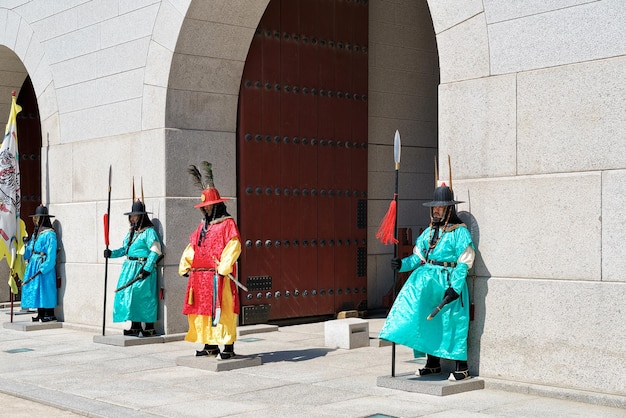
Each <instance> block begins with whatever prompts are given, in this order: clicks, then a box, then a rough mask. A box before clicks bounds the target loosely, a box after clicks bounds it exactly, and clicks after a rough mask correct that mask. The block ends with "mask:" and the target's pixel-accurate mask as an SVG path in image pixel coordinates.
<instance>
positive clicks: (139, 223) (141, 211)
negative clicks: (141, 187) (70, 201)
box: [104, 199, 162, 337]
mask: <svg viewBox="0 0 626 418" xmlns="http://www.w3.org/2000/svg"><path fill="white" fill-rule="evenodd" d="M148 213H150V212H146V210H145V206H144V204H143V203H142V202H141V201H140V200H139V199H138V200H137V201H136V202H134V203H133V206H132V209H131V211H130V212H127V213H125V214H124V215H128V220H129V222H130V229H129V230H128V233H127V234H126V238H124V244H123V246H122V247H121V248H118V249H116V250H108V249H107V250H104V256H105V257H110V258H117V257H123V256H126V260H124V263H123V264H122V272H121V273H120V277H119V279H118V282H117V288H116V291H115V300H114V301H113V322H124V321H131V326H130V329H127V330H124V335H128V336H134V337H151V336H155V335H156V331H155V329H154V323H155V322H156V320H157V311H158V307H159V303H158V293H157V270H156V263H157V261H158V260H159V257H160V256H161V254H162V251H161V241H160V240H159V236H158V234H157V232H156V230H155V229H154V225H153V224H152V221H151V220H150V218H149V217H148ZM142 322H143V323H145V326H144V328H143V329H142V327H141V323H142Z"/></svg>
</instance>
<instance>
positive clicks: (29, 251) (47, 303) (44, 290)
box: [20, 205, 57, 322]
mask: <svg viewBox="0 0 626 418" xmlns="http://www.w3.org/2000/svg"><path fill="white" fill-rule="evenodd" d="M29 216H30V217H31V218H33V223H34V224H35V228H34V231H33V235H32V236H31V237H30V239H29V240H28V242H27V243H26V245H25V246H24V261H25V262H26V263H27V264H26V271H25V272H24V282H23V283H22V299H21V302H20V306H21V307H22V308H27V309H35V308H36V309H37V316H35V317H33V318H32V320H33V322H50V321H56V320H57V318H56V316H55V315H54V308H55V307H56V306H57V274H56V263H57V234H56V232H55V230H54V228H53V227H52V223H51V222H50V218H54V216H52V215H50V214H49V213H48V208H47V207H45V206H43V205H40V206H38V207H37V209H35V214H34V215H29Z"/></svg>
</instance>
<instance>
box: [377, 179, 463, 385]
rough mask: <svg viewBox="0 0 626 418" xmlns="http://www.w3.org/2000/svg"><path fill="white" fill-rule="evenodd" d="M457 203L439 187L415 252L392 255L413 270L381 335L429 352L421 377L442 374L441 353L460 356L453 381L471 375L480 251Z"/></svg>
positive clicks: (401, 265) (396, 266)
mask: <svg viewBox="0 0 626 418" xmlns="http://www.w3.org/2000/svg"><path fill="white" fill-rule="evenodd" d="M457 203H462V202H458V201H455V200H454V195H453V193H452V190H451V189H450V188H449V187H447V186H440V187H437V188H436V189H435V193H434V199H433V201H432V202H427V203H424V206H428V207H430V208H431V209H430V211H431V222H430V226H429V227H428V228H427V229H426V230H425V231H424V232H423V233H422V234H421V235H420V236H419V237H418V238H417V240H416V241H415V247H414V248H413V254H411V255H410V256H408V257H405V258H402V259H401V258H394V259H392V260H391V266H392V268H393V269H394V270H398V271H399V272H409V271H412V273H411V275H410V276H409V278H408V279H407V281H406V283H405V284H404V286H403V287H402V289H401V290H400V292H399V293H398V297H397V298H396V300H395V301H394V303H393V306H392V307H391V310H390V312H389V314H388V315H387V319H386V321H385V324H384V325H383V328H382V330H381V331H380V338H381V339H384V340H387V341H392V342H394V343H397V344H402V345H405V346H407V347H410V348H412V349H413V350H414V351H415V355H416V357H417V356H420V355H423V353H426V355H427V356H426V366H425V367H424V368H421V369H419V370H417V372H416V373H415V374H416V375H417V376H426V375H431V374H438V373H441V364H440V358H445V359H451V360H456V370H455V372H454V373H451V374H450V377H449V378H448V379H449V380H463V379H467V378H469V369H468V365H467V335H468V331H469V310H470V302H469V292H468V286H467V271H468V270H469V269H470V268H471V267H472V265H473V263H474V257H475V253H474V244H473V243H472V237H471V235H470V232H469V230H468V229H467V227H466V226H465V224H464V223H463V221H461V220H460V219H459V217H458V216H457V214H456V210H455V207H454V205H455V204H457ZM444 301H445V303H444V304H443V305H441V304H442V302H444ZM438 307H440V310H437V308H438ZM433 311H434V312H433ZM433 313H435V314H434V315H432V314H433Z"/></svg>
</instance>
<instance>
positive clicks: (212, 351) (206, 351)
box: [196, 344, 220, 357]
mask: <svg viewBox="0 0 626 418" xmlns="http://www.w3.org/2000/svg"><path fill="white" fill-rule="evenodd" d="M219 353H220V349H219V347H218V346H217V345H209V344H204V348H203V349H202V350H200V351H197V350H196V357H201V356H209V357H215V356H217V355H218V354H219Z"/></svg>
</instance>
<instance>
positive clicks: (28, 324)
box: [3, 321, 63, 331]
mask: <svg viewBox="0 0 626 418" xmlns="http://www.w3.org/2000/svg"><path fill="white" fill-rule="evenodd" d="M3 326H4V328H7V329H13V330H16V331H39V330H42V329H55V328H63V323H62V322H58V321H50V322H33V321H18V322H5V323H4V324H3Z"/></svg>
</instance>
